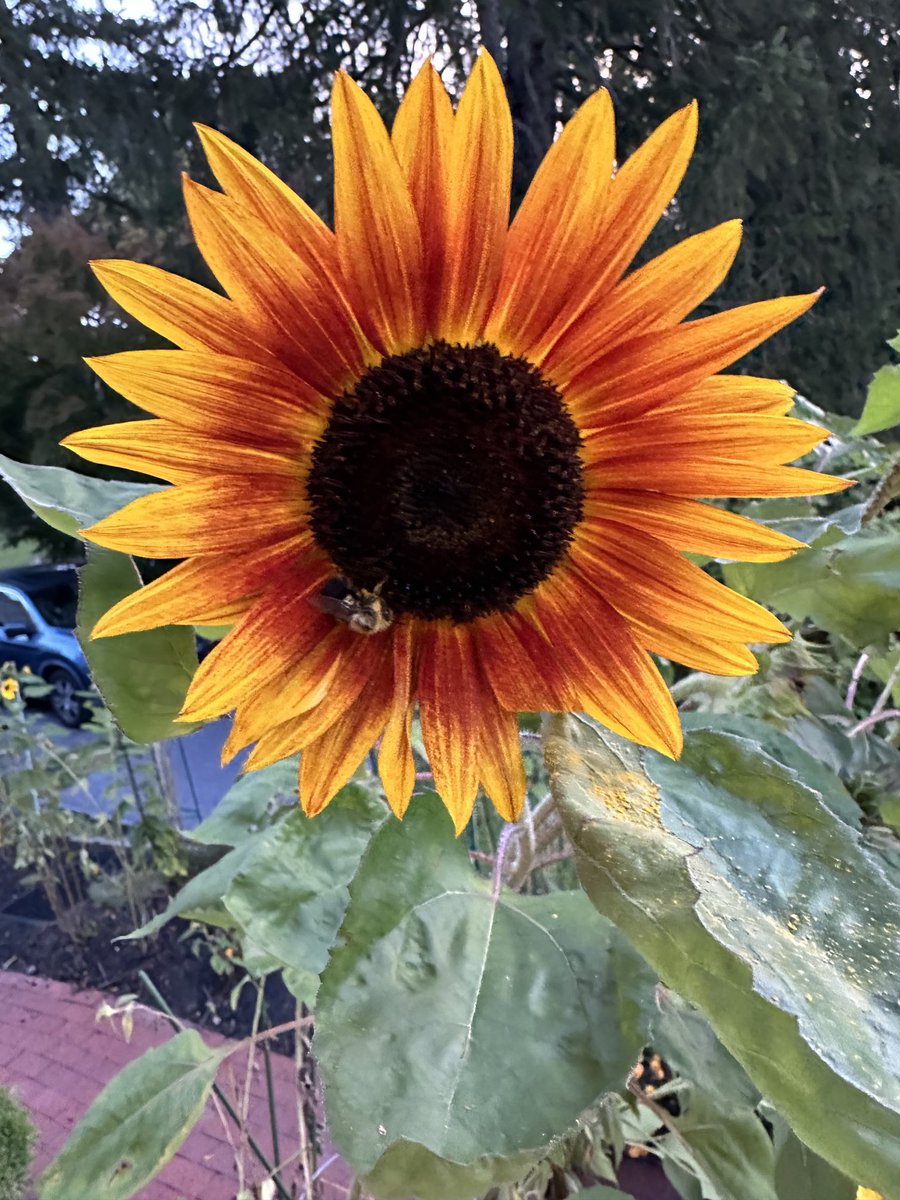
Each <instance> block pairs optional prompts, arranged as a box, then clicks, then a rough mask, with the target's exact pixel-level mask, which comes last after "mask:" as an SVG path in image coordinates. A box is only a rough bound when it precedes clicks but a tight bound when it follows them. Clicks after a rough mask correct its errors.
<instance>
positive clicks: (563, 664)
mask: <svg viewBox="0 0 900 1200" xmlns="http://www.w3.org/2000/svg"><path fill="white" fill-rule="evenodd" d="M534 597H535V601H536V610H537V617H538V620H539V621H540V623H541V626H542V628H543V631H544V634H545V635H546V637H547V640H548V642H549V643H550V646H551V647H552V650H551V653H552V654H553V655H554V656H555V657H556V659H557V661H558V663H559V667H560V669H561V670H562V671H563V672H565V673H566V675H568V677H569V679H570V680H571V686H572V688H573V690H574V691H575V692H576V693H577V695H578V697H579V703H578V704H577V706H576V705H573V707H577V708H580V709H582V710H583V711H584V712H586V713H587V714H588V715H589V716H592V717H594V718H595V719H596V720H598V721H601V722H602V723H603V724H605V725H607V726H608V727H609V728H610V729H612V730H613V731H614V732H615V733H620V734H623V735H624V736H625V737H627V738H630V739H631V740H632V741H635V742H639V743H640V744H641V745H643V746H650V747H652V748H653V749H654V750H659V751H660V752H661V753H662V754H666V755H668V756H669V757H670V758H677V757H678V755H679V754H680V753H681V742H682V734H681V725H680V722H679V718H678V710H677V709H676V708H675V704H674V702H673V700H672V697H671V696H670V694H669V689H668V688H667V687H666V684H665V680H664V679H663V677H662V676H661V675H660V673H659V671H658V669H657V668H656V666H655V664H654V663H653V661H652V660H651V658H650V656H649V654H647V652H646V651H645V650H643V649H642V648H641V647H640V646H639V644H638V642H637V641H636V640H635V637H634V635H633V633H632V632H631V630H630V629H629V627H628V623H627V622H626V621H625V620H624V618H623V617H621V616H620V615H619V614H618V612H616V610H615V609H614V608H613V607H612V606H611V605H610V604H607V603H606V601H604V600H603V599H602V598H601V597H600V596H598V595H597V594H596V592H594V591H592V590H591V589H588V588H586V587H584V586H583V584H582V583H581V582H580V580H579V579H578V577H577V576H576V575H575V573H574V572H573V571H572V570H571V569H569V570H567V569H565V567H563V568H558V569H557V571H556V573H555V574H554V575H552V576H551V577H550V579H548V580H545V581H544V583H542V584H541V585H540V586H539V587H538V588H537V590H536V591H535V592H534Z"/></svg>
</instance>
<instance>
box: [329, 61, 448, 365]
mask: <svg viewBox="0 0 900 1200" xmlns="http://www.w3.org/2000/svg"><path fill="white" fill-rule="evenodd" d="M331 136H332V143H333V146H334V227H335V230H336V231H337V241H338V256H339V259H340V264H341V270H342V272H343V276H344V279H345V280H346V282H347V287H348V290H349V292H350V295H351V297H352V299H353V303H354V306H355V309H356V311H357V313H359V315H360V319H361V320H362V321H363V322H364V324H365V326H366V330H367V332H368V333H369V334H370V336H371V337H372V339H373V341H374V342H375V344H376V345H378V346H380V347H381V348H382V349H384V350H385V351H386V352H387V353H388V354H399V353H403V352H404V351H406V350H410V349H412V347H414V346H418V345H420V344H421V342H422V340H423V337H424V333H425V307H424V295H423V284H424V278H423V260H422V238H421V235H420V233H419V221H418V217H417V216H416V210H415V209H414V208H413V202H412V198H411V196H410V193H409V188H408V187H407V185H406V179H405V178H404V175H403V171H402V170H401V169H400V164H399V162H398V161H397V155H396V154H395V153H394V148H393V147H392V145H391V139H390V137H389V136H388V131H387V130H386V129H385V127H384V122H383V121H382V119H381V117H380V116H379V115H378V111H377V109H376V108H375V105H374V104H373V103H372V101H371V100H370V99H369V98H368V96H367V95H366V94H365V92H363V91H362V90H361V89H360V88H359V87H358V86H357V85H356V84H355V83H354V82H353V80H352V79H350V77H349V76H348V75H346V74H345V73H344V72H343V71H339V72H338V73H337V75H336V76H335V80H334V89H333V91H332V96H331Z"/></svg>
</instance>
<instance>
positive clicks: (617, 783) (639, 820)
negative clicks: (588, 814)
mask: <svg viewBox="0 0 900 1200" xmlns="http://www.w3.org/2000/svg"><path fill="white" fill-rule="evenodd" d="M592 790H593V793H594V795H595V796H596V797H597V799H598V800H600V801H601V802H602V804H603V806H604V808H605V809H606V811H607V813H608V814H609V816H610V817H611V818H612V819H613V820H614V821H628V822H629V823H630V824H632V825H641V826H643V827H644V828H645V829H661V828H662V819H661V817H660V814H659V792H658V791H657V790H656V787H655V786H654V785H653V784H652V783H651V782H650V780H649V779H647V777H646V776H645V775H640V774H638V772H636V771H617V772H616V773H615V774H613V773H608V774H607V773H604V774H602V775H600V776H599V778H597V779H596V781H595V783H594V785H593V789H592Z"/></svg>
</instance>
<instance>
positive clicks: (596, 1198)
mask: <svg viewBox="0 0 900 1200" xmlns="http://www.w3.org/2000/svg"><path fill="white" fill-rule="evenodd" d="M569 1196H570V1200H634V1197H633V1196H632V1194H631V1192H623V1191H621V1190H620V1189H619V1188H616V1187H604V1186H602V1185H601V1184H597V1186H596V1187H589V1188H582V1189H581V1191H579V1192H570V1193H569Z"/></svg>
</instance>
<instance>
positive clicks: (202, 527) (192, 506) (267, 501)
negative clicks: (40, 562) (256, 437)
mask: <svg viewBox="0 0 900 1200" xmlns="http://www.w3.org/2000/svg"><path fill="white" fill-rule="evenodd" d="M304 524H305V517H304V502H303V496H302V488H301V485H300V481H299V479H278V478H273V479H257V480H256V481H255V483H254V486H253V487H252V488H248V487H247V484H246V483H245V482H244V481H243V480H240V479H235V478H233V477H231V478H229V477H228V476H223V477H221V478H213V479H198V480H194V481H193V482H192V483H182V484H178V486H177V487H171V488H163V489H162V490H161V491H158V492H152V493H151V494H150V495H149V496H141V497H139V499H137V500H132V502H131V503H130V504H126V505H125V507H124V508H120V509H119V510H118V512H114V513H112V514H111V515H110V516H108V517H104V519H103V520H102V521H98V522H97V524H96V525H92V526H91V527H90V529H84V530H82V533H83V534H84V536H85V537H86V538H87V539H88V541H91V542H96V544H97V545H98V546H107V547H108V548H109V549H110V550H124V551H125V553H126V554H139V555H142V556H143V557H145V558H189V557H190V556H191V555H193V554H219V553H223V552H224V551H226V550H230V551H231V552H232V553H236V554H244V553H246V551H247V550H249V549H252V548H253V547H254V546H258V545H259V544H260V543H261V542H263V543H269V542H276V541H279V540H281V539H283V538H288V537H291V536H293V535H294V534H296V533H299V532H300V531H301V530H302V529H303V527H304Z"/></svg>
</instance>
